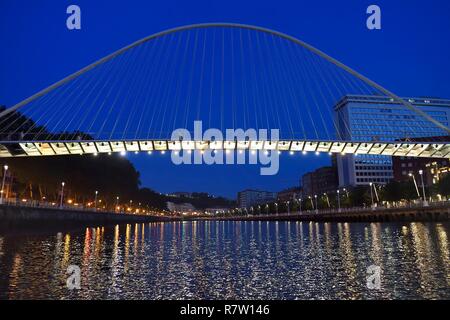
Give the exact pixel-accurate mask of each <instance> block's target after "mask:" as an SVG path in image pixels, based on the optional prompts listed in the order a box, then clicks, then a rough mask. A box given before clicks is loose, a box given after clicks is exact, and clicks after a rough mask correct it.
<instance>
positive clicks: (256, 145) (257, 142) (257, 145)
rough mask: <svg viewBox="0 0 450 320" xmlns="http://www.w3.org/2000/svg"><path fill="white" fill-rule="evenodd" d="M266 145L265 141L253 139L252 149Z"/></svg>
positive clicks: (258, 148)
mask: <svg viewBox="0 0 450 320" xmlns="http://www.w3.org/2000/svg"><path fill="white" fill-rule="evenodd" d="M263 146H264V141H251V142H250V149H251V150H261V149H262V148H263Z"/></svg>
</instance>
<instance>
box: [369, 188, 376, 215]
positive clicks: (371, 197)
mask: <svg viewBox="0 0 450 320" xmlns="http://www.w3.org/2000/svg"><path fill="white" fill-rule="evenodd" d="M372 184H373V183H372V182H370V183H369V186H370V199H371V200H372V209H374V208H375V207H374V203H373V191H372Z"/></svg>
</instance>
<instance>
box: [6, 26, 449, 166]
mask: <svg viewBox="0 0 450 320" xmlns="http://www.w3.org/2000/svg"><path fill="white" fill-rule="evenodd" d="M348 95H362V96H368V97H380V98H383V99H387V101H389V102H390V103H392V104H396V105H399V106H401V107H402V108H404V109H406V110H407V111H408V112H410V117H412V118H413V119H414V121H416V122H417V123H418V124H419V125H417V126H411V128H410V130H406V131H404V132H403V135H402V136H401V137H399V138H398V140H396V141H389V139H384V138H383V136H382V135H381V136H380V135H379V134H377V135H375V134H374V135H370V132H371V130H372V128H373V126H374V124H373V123H371V122H370V121H360V122H359V123H358V124H357V125H358V126H359V127H360V128H361V129H362V130H365V132H367V133H368V135H367V138H364V139H362V138H360V137H359V136H354V135H353V134H352V131H351V130H350V127H351V126H352V125H354V123H352V121H355V120H354V119H351V117H345V116H341V115H339V113H338V112H337V107H336V106H337V104H338V103H339V101H341V99H342V98H343V97H345V96H348ZM195 121H201V122H202V125H203V127H204V128H205V129H209V128H215V129H218V130H219V131H220V132H223V133H225V132H226V131H227V130H230V129H231V130H238V129H242V130H243V131H246V130H248V129H254V130H255V131H256V132H258V131H259V130H262V129H265V130H269V132H270V130H274V129H277V130H278V132H279V133H278V136H277V137H276V138H275V137H273V136H271V137H265V138H261V137H257V138H254V137H253V138H252V137H249V136H248V137H244V138H242V137H239V138H234V139H226V138H221V139H216V138H214V139H204V138H203V137H198V136H195V135H194V133H193V134H192V138H189V139H179V138H176V139H175V138H173V135H172V133H173V132H174V131H175V130H176V129H180V128H182V129H186V130H188V131H189V132H191V131H192V130H190V129H189V128H192V127H193V124H194V122H195ZM383 121H384V122H383V127H384V128H388V129H389V128H391V129H392V130H395V128H396V126H397V123H396V121H398V120H396V119H395V118H392V119H390V118H386V119H385V120H383ZM447 125H448V124H447V123H446V122H445V121H441V120H440V119H438V118H436V117H434V116H433V115H430V114H428V113H426V112H425V111H423V110H422V109H420V108H418V107H416V106H414V105H413V103H411V102H410V101H408V100H405V99H402V98H400V97H398V96H397V95H395V94H394V93H392V92H390V91H389V90H387V89H385V88H383V87H382V86H380V85H379V84H377V83H376V82H374V81H372V80H370V79H368V78H367V77H365V76H363V75H361V74H360V73H358V72H356V71H355V70H353V69H351V68H350V67H348V66H346V65H345V64H343V63H341V62H339V61H337V60H336V59H334V58H332V57H330V56H329V55H327V54H325V53H324V52H322V51H320V50H318V49H316V48H315V47H313V46H311V45H309V44H307V43H305V42H303V41H301V40H299V39H297V38H295V37H292V36H290V35H287V34H284V33H281V32H278V31H274V30H271V29H267V28H262V27H257V26H252V25H243V24H235V23H205V24H194V25H187V26H182V27H177V28H173V29H170V30H166V31H162V32H159V33H156V34H153V35H150V36H148V37H145V38H143V39H140V40H138V41H136V42H134V43H132V44H130V45H128V46H125V47H123V48H122V49H120V50H117V51H115V52H114V53H111V54H110V55H108V56H106V57H104V58H102V59H100V60H98V61H96V62H94V63H92V64H90V65H88V66H86V67H84V68H82V69H81V70H79V71H77V72H75V73H73V74H71V75H69V76H67V77H65V78H64V79H62V80H60V81H58V82H56V83H54V84H52V85H50V86H48V87H47V88H45V89H43V90H41V91H40V92H37V93H36V94H34V95H32V96H31V97H29V98H26V99H25V100H23V101H21V102H19V103H17V104H16V105H14V106H12V107H9V108H3V109H2V110H1V111H0V157H15V156H50V155H79V154H98V153H114V152H120V153H122V154H124V153H126V152H153V151H161V152H165V151H172V150H174V151H183V150H189V151H191V150H201V151H202V150H203V151H204V150H230V151H231V150H243V151H245V150H267V151H269V152H270V151H280V152H283V151H288V152H292V153H295V152H316V153H320V152H326V153H339V154H371V155H387V156H411V157H438V158H443V157H446V158H448V157H450V141H445V139H444V140H441V141H433V139H431V137H430V139H429V140H428V141H427V139H424V138H423V137H426V136H427V135H428V136H429V134H428V133H427V132H428V131H427V129H425V127H426V128H429V127H430V126H431V127H434V129H435V130H434V131H433V132H438V133H439V135H440V136H448V134H449V132H450V130H449V128H448V126H447ZM415 137H421V139H420V142H418V141H417V140H419V139H417V140H416V139H414V138H415Z"/></svg>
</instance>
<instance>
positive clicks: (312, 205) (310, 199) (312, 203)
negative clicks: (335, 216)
mask: <svg viewBox="0 0 450 320" xmlns="http://www.w3.org/2000/svg"><path fill="white" fill-rule="evenodd" d="M308 198H309V201H311V207H312V209H313V210H314V202H313V200H312V198H311V196H308Z"/></svg>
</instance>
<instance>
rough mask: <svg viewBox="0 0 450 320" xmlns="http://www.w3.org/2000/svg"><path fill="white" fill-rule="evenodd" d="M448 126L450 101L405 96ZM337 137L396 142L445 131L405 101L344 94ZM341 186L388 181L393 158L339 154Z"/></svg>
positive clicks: (436, 134) (338, 110) (340, 104)
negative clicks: (402, 102)
mask: <svg viewBox="0 0 450 320" xmlns="http://www.w3.org/2000/svg"><path fill="white" fill-rule="evenodd" d="M403 99H405V100H407V101H409V102H410V103H411V104H412V105H414V106H415V107H417V108H418V109H420V110H422V111H423V112H425V113H426V114H428V115H430V116H431V117H433V118H434V119H436V120H437V121H439V122H441V123H442V124H444V125H446V126H448V124H449V122H450V100H447V99H435V98H403ZM334 110H335V113H336V124H337V130H338V137H340V138H341V139H342V140H346V141H395V140H399V139H411V138H414V137H428V136H429V137H432V136H442V135H445V134H446V132H443V130H442V129H440V128H438V127H437V126H436V125H434V124H433V123H431V122H429V121H427V120H426V119H423V118H422V117H421V116H419V115H417V114H416V113H414V112H413V111H412V110H410V109H408V108H407V107H405V106H404V105H402V104H399V103H397V102H395V101H394V100H393V99H390V98H388V97H382V96H374V95H373V96H359V95H347V96H344V97H343V98H342V99H341V100H340V101H339V102H338V103H337V104H336V105H335V107H334ZM337 164H338V175H339V186H340V187H346V186H357V185H367V184H369V183H370V182H373V183H377V184H386V183H387V182H389V181H390V180H392V179H393V168H392V157H390V156H382V155H355V154H346V155H338V158H337Z"/></svg>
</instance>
